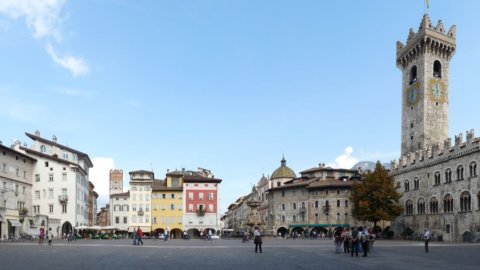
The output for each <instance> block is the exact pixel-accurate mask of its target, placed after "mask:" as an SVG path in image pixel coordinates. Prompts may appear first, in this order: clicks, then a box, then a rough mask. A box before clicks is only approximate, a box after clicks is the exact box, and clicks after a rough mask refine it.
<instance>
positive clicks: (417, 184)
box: [413, 177, 420, 189]
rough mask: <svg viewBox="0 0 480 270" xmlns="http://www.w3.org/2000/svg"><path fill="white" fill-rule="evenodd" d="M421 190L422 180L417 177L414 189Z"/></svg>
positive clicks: (414, 181) (414, 180)
mask: <svg viewBox="0 0 480 270" xmlns="http://www.w3.org/2000/svg"><path fill="white" fill-rule="evenodd" d="M419 188H420V179H418V177H415V179H413V189H419Z"/></svg>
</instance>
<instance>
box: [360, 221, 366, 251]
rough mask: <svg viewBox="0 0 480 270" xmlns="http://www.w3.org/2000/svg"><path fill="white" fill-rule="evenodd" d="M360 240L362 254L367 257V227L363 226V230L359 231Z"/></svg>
mask: <svg viewBox="0 0 480 270" xmlns="http://www.w3.org/2000/svg"><path fill="white" fill-rule="evenodd" d="M360 241H361V242H362V249H363V256H362V257H367V256H368V255H367V253H368V229H367V227H365V229H363V231H360Z"/></svg>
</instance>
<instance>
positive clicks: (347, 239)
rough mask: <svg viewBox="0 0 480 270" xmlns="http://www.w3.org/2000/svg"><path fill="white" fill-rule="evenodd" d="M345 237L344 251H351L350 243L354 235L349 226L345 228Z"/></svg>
mask: <svg viewBox="0 0 480 270" xmlns="http://www.w3.org/2000/svg"><path fill="white" fill-rule="evenodd" d="M342 239H343V253H350V244H351V241H352V236H351V235H350V231H349V229H348V228H345V229H344V230H343V232H342Z"/></svg>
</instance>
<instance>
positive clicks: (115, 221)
mask: <svg viewBox="0 0 480 270" xmlns="http://www.w3.org/2000/svg"><path fill="white" fill-rule="evenodd" d="M129 204H130V191H127V192H124V193H115V194H112V195H110V209H109V212H110V213H109V214H110V226H113V227H115V228H117V229H118V230H119V231H127V230H128V224H129V219H130V218H129V212H130V210H129V209H130V206H129Z"/></svg>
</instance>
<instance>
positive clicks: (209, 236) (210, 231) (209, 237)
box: [208, 229, 212, 242]
mask: <svg viewBox="0 0 480 270" xmlns="http://www.w3.org/2000/svg"><path fill="white" fill-rule="evenodd" d="M208 240H209V241H210V242H212V230H211V229H210V230H208Z"/></svg>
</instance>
